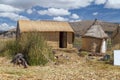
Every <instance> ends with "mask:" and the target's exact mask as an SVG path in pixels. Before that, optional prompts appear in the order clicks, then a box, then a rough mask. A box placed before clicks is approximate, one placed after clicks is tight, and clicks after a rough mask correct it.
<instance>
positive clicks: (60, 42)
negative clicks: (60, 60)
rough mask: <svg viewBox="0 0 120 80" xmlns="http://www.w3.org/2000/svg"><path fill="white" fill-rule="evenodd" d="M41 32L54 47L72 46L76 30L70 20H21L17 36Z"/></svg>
mask: <svg viewBox="0 0 120 80" xmlns="http://www.w3.org/2000/svg"><path fill="white" fill-rule="evenodd" d="M34 31H36V32H39V33H42V36H43V37H45V38H46V40H47V43H48V44H49V45H50V46H52V47H53V48H72V43H73V38H74V31H73V29H72V28H71V26H70V25H69V24H68V22H59V21H29V20H19V21H18V23H17V38H18V37H20V35H22V33H28V32H34Z"/></svg>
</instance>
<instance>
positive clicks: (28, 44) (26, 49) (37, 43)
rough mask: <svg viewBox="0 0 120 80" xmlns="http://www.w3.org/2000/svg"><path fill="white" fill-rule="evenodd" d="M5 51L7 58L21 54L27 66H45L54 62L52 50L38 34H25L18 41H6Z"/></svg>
mask: <svg viewBox="0 0 120 80" xmlns="http://www.w3.org/2000/svg"><path fill="white" fill-rule="evenodd" d="M6 50H7V51H8V55H7V56H9V57H12V56H14V55H15V54H16V53H19V52H21V53H23V54H24V56H25V59H26V60H27V62H28V64H29V65H45V64H46V63H47V62H49V61H53V60H54V55H53V54H52V49H51V48H50V47H49V46H48V45H47V43H46V40H45V39H44V38H43V37H42V36H41V35H40V33H37V32H34V33H25V34H22V36H21V38H19V39H18V40H13V41H8V42H7V43H6Z"/></svg>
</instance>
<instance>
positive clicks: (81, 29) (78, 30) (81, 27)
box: [69, 20, 119, 36]
mask: <svg viewBox="0 0 120 80" xmlns="http://www.w3.org/2000/svg"><path fill="white" fill-rule="evenodd" d="M93 22H94V20H86V21H80V22H70V23H69V24H70V25H71V27H72V28H73V30H74V31H75V34H76V36H81V35H83V34H84V33H85V31H86V30H87V29H88V28H89V27H90V26H91V25H92V24H93ZM97 24H99V25H101V26H102V28H103V30H104V31H105V32H106V33H107V34H108V35H109V36H111V34H112V32H113V31H114V30H115V29H116V28H117V26H118V25H119V24H117V23H110V22H102V21H97Z"/></svg>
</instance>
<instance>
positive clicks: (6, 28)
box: [0, 23, 15, 31]
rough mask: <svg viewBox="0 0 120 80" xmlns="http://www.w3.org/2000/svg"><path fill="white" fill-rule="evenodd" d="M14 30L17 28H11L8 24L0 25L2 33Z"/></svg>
mask: <svg viewBox="0 0 120 80" xmlns="http://www.w3.org/2000/svg"><path fill="white" fill-rule="evenodd" d="M13 28H15V27H14V26H10V25H8V24H7V23H2V24H1V25H0V30H1V31H6V30H9V29H13Z"/></svg>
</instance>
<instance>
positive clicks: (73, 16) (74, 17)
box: [71, 14, 80, 19]
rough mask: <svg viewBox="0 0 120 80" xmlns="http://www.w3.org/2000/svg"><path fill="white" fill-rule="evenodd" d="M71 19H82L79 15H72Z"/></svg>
mask: <svg viewBox="0 0 120 80" xmlns="http://www.w3.org/2000/svg"><path fill="white" fill-rule="evenodd" d="M71 18H73V19H78V18H80V17H79V16H78V15H77V14H72V16H71Z"/></svg>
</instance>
